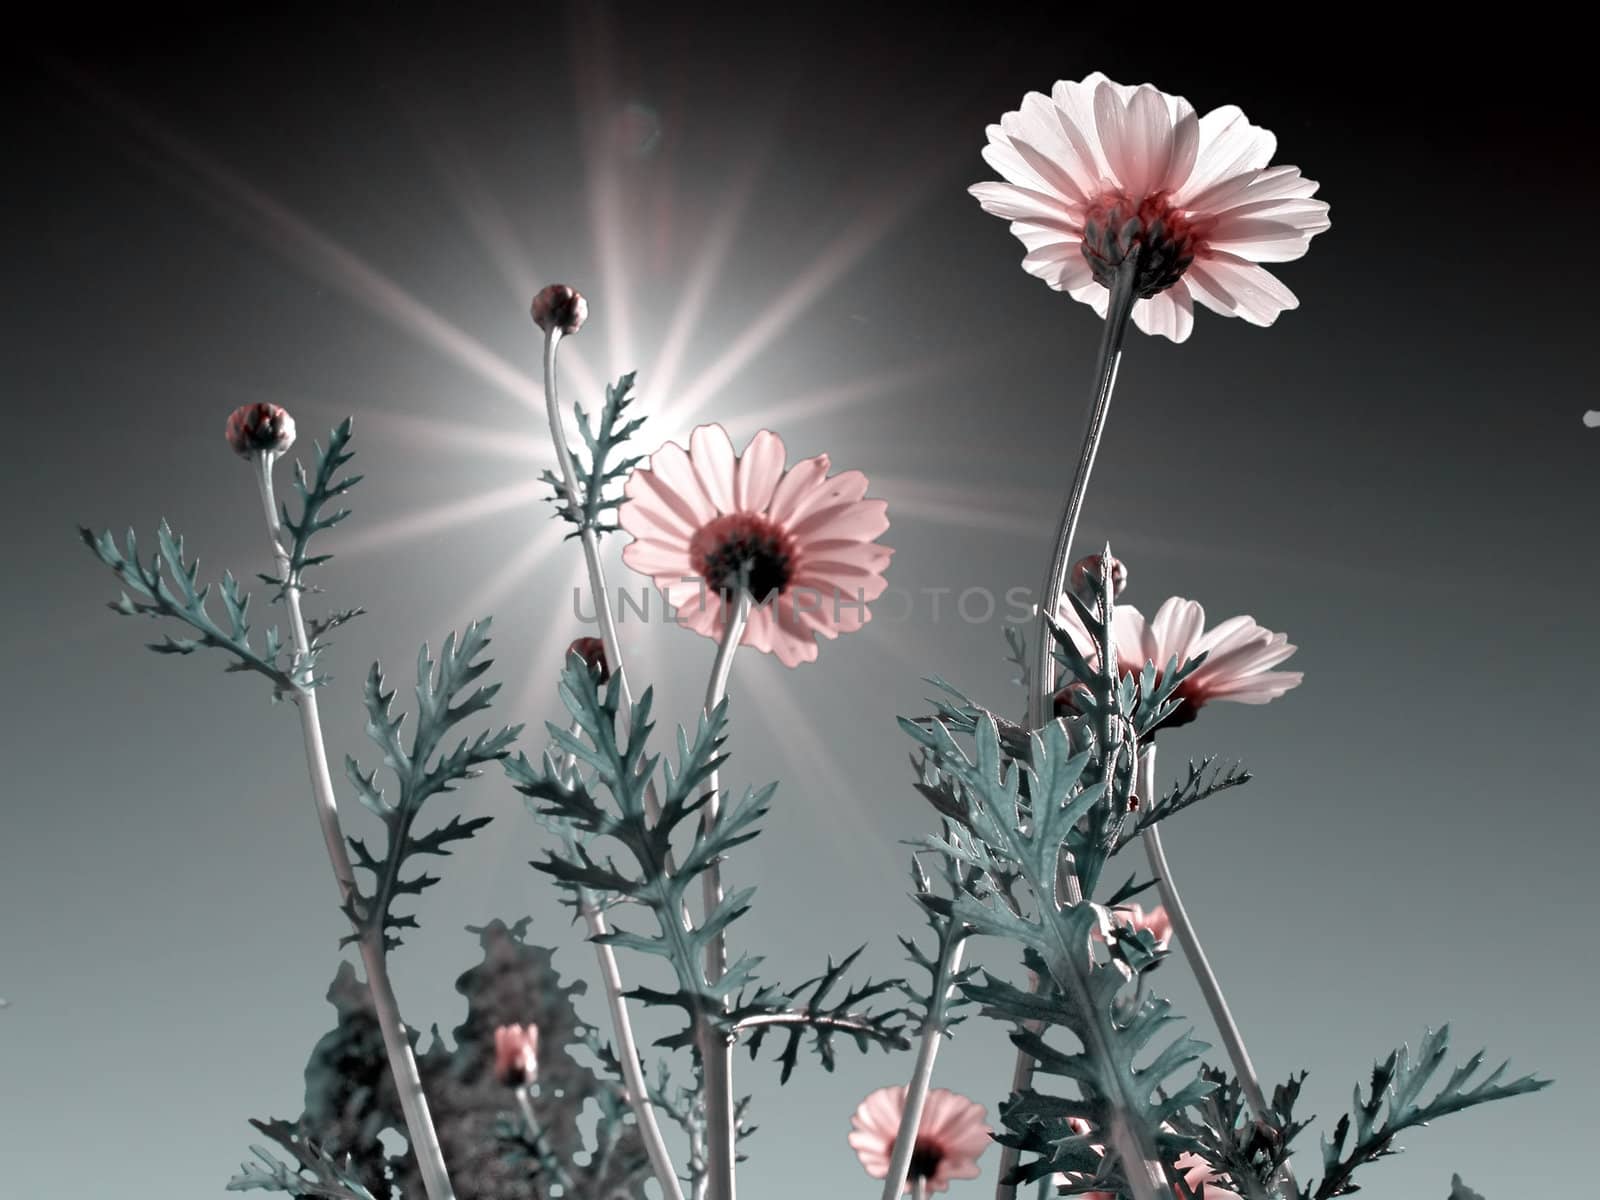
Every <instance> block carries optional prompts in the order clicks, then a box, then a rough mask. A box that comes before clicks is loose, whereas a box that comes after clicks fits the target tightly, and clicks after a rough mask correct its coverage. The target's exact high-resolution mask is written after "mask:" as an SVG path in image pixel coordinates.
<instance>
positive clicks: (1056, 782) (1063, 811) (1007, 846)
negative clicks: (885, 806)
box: [902, 716, 1209, 1179]
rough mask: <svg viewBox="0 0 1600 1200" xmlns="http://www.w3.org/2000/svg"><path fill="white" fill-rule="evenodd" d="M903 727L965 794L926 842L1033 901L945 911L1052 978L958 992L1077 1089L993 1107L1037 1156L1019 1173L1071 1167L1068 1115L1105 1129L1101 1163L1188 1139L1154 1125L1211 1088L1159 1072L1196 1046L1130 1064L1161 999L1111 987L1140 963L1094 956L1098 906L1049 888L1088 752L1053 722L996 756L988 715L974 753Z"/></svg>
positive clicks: (1078, 808) (1079, 802) (1152, 1029)
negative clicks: (1011, 883) (1008, 882)
mask: <svg viewBox="0 0 1600 1200" xmlns="http://www.w3.org/2000/svg"><path fill="white" fill-rule="evenodd" d="M902 726H903V727H904V728H905V730H906V731H907V732H908V733H909V734H910V735H911V736H912V737H913V738H914V739H915V740H916V741H917V742H918V743H919V744H920V745H921V746H922V747H923V749H924V751H925V752H926V754H927V755H928V758H929V761H930V762H931V764H932V765H933V767H934V769H936V770H937V771H938V772H939V773H940V774H941V775H943V776H944V777H945V778H946V779H947V780H948V782H949V784H950V785H951V786H952V787H953V788H954V789H955V790H956V791H957V792H959V793H960V795H961V796H962V797H963V798H964V800H965V802H966V805H965V807H966V815H967V824H966V828H965V830H963V829H960V828H957V827H956V826H955V825H954V824H953V823H952V824H948V825H947V826H946V837H945V838H944V839H942V840H941V839H934V844H935V845H936V846H938V847H939V848H941V849H943V850H944V851H945V852H946V853H948V854H950V855H951V856H952V857H953V858H956V859H958V860H959V861H961V862H962V863H964V864H967V865H969V866H973V867H976V868H978V869H979V870H984V871H986V870H988V869H989V867H990V866H991V865H992V864H998V863H1007V864H1009V865H1011V866H1012V867H1013V868H1014V869H1015V870H1016V872H1017V874H1018V875H1019V876H1020V877H1021V879H1022V880H1023V881H1024V882H1025V883H1026V885H1027V887H1028V889H1029V891H1030V892H1031V893H1032V895H1033V897H1034V898H1035V903H1034V905H1033V906H1032V909H1033V911H1032V912H1031V914H1030V913H1029V912H1027V911H1026V910H1022V909H1019V908H1013V907H1012V906H1011V905H1009V904H1007V903H1004V902H1002V901H1001V900H1000V899H998V898H997V897H996V896H994V895H992V894H991V895H986V896H985V895H975V894H973V893H972V892H971V891H964V892H963V893H962V894H960V895H958V896H957V897H955V899H954V900H953V901H952V902H951V904H950V906H949V911H950V913H951V915H952V916H953V917H954V918H955V919H958V920H961V921H963V922H965V923H966V924H968V925H970V926H972V927H973V928H974V929H975V930H976V931H977V932H978V933H980V934H985V935H992V936H999V937H1005V938H1009V939H1011V940H1012V941H1015V942H1017V943H1019V944H1020V945H1021V946H1022V948H1023V950H1024V956H1025V958H1026V959H1027V960H1028V961H1029V962H1030V963H1031V964H1033V965H1035V966H1036V967H1039V968H1043V970H1042V971H1041V974H1042V975H1045V976H1047V978H1048V980H1049V982H1050V984H1051V985H1052V986H1048V987H1045V988H1042V989H1041V990H1040V991H1039V992H1037V993H1030V992H1025V991H1022V990H1020V989H1018V988H1015V987H1013V986H1012V985H1010V984H1009V983H1006V982H1004V981H1003V980H999V979H995V978H992V977H991V978H989V979H987V981H986V982H985V983H983V984H968V985H967V987H966V989H965V991H966V994H967V995H968V997H969V998H971V999H973V1000H974V1001H976V1002H977V1003H979V1004H980V1005H981V1006H982V1008H983V1011H984V1012H985V1014H986V1015H989V1016H991V1017H995V1018H998V1019H1000V1020H1004V1021H1009V1022H1011V1023H1012V1024H1013V1025H1014V1026H1016V1032H1015V1033H1014V1034H1013V1041H1015V1042H1016V1044H1017V1045H1018V1046H1019V1047H1020V1048H1022V1049H1024V1050H1026V1051H1027V1052H1028V1053H1030V1054H1031V1055H1033V1056H1034V1057H1035V1058H1037V1059H1038V1060H1039V1062H1040V1066H1041V1070H1042V1071H1044V1072H1045V1073H1046V1074H1055V1075H1061V1076H1065V1077H1068V1078H1070V1079H1072V1080H1073V1081H1074V1083H1075V1084H1076V1090H1077V1091H1078V1093H1079V1097H1078V1098H1076V1099H1072V1100H1057V1099H1054V1098H1050V1097H1044V1096H1039V1095H1037V1094H1034V1093H1024V1094H1022V1095H1019V1096H1014V1097H1013V1098H1012V1100H1011V1102H1010V1103H1008V1104H1006V1105H1004V1106H1002V1111H1001V1116H1002V1120H1003V1121H1004V1123H1005V1125H1006V1128H1007V1130H1008V1134H1007V1135H1006V1137H1009V1138H1010V1139H1011V1141H1012V1144H1016V1145H1018V1146H1019V1147H1021V1148H1024V1149H1029V1150H1033V1151H1035V1152H1036V1153H1038V1154H1040V1158H1039V1159H1037V1160H1036V1161H1034V1162H1032V1163H1030V1164H1028V1165H1026V1166H1025V1167H1024V1168H1023V1174H1022V1178H1024V1179H1031V1178H1035V1177H1037V1176H1039V1175H1041V1174H1045V1173H1049V1172H1053V1171H1056V1170H1081V1169H1082V1166H1081V1163H1080V1162H1079V1159H1080V1157H1081V1156H1080V1155H1079V1154H1078V1149H1079V1143H1078V1139H1077V1138H1076V1137H1075V1135H1073V1134H1072V1133H1071V1131H1070V1129H1069V1128H1068V1126H1067V1121H1068V1118H1070V1117H1074V1116H1075V1117H1079V1118H1082V1119H1083V1120H1086V1121H1088V1122H1089V1123H1090V1125H1092V1126H1093V1127H1094V1128H1095V1129H1097V1130H1101V1131H1103V1137H1104V1140H1105V1142H1106V1143H1107V1157H1108V1158H1110V1159H1112V1160H1114V1161H1113V1162H1112V1163H1111V1164H1109V1165H1108V1167H1107V1168H1106V1169H1107V1170H1114V1169H1115V1170H1120V1169H1122V1166H1123V1164H1124V1163H1126V1162H1127V1161H1128V1160H1129V1159H1133V1158H1136V1159H1137V1160H1139V1161H1140V1162H1151V1163H1157V1164H1160V1163H1168V1162H1171V1161H1172V1160H1173V1158H1175V1157H1176V1155H1177V1154H1178V1153H1180V1152H1181V1151H1182V1150H1184V1149H1187V1148H1190V1147H1191V1146H1192V1142H1191V1141H1190V1140H1189V1139H1185V1138H1181V1137H1177V1136H1175V1135H1173V1134H1170V1133H1168V1132H1167V1131H1165V1130H1164V1129H1163V1128H1162V1125H1163V1122H1165V1121H1166V1119H1167V1118H1168V1117H1170V1116H1171V1115H1172V1114H1173V1113H1175V1112H1178V1111H1181V1110H1182V1109H1183V1108H1184V1107H1186V1106H1188V1105H1190V1104H1193V1103H1194V1102H1196V1101H1197V1100H1198V1099H1200V1098H1201V1097H1203V1096H1204V1095H1205V1094H1206V1092H1207V1091H1208V1090H1209V1087H1208V1085H1206V1084H1204V1083H1203V1082H1202V1081H1200V1080H1199V1079H1198V1078H1195V1077H1194V1075H1193V1072H1192V1070H1191V1071H1187V1072H1185V1073H1184V1075H1183V1076H1182V1077H1180V1078H1179V1079H1178V1081H1177V1086H1176V1087H1171V1086H1170V1084H1169V1080H1170V1079H1171V1077H1173V1076H1177V1075H1178V1074H1179V1072H1180V1071H1183V1069H1184V1068H1186V1067H1190V1066H1191V1064H1193V1063H1194V1062H1195V1061H1196V1059H1197V1057H1198V1053H1199V1051H1200V1050H1201V1049H1202V1048H1203V1047H1202V1046H1201V1044H1200V1043H1198V1042H1195V1041H1194V1040H1193V1039H1190V1038H1187V1037H1183V1038H1179V1039H1177V1040H1176V1041H1173V1042H1171V1043H1169V1044H1167V1045H1166V1046H1165V1047H1164V1048H1162V1049H1161V1050H1160V1051H1159V1052H1158V1053H1157V1054H1156V1055H1155V1056H1154V1058H1153V1060H1151V1061H1149V1062H1147V1063H1146V1064H1145V1065H1143V1066H1140V1065H1138V1064H1137V1063H1136V1061H1135V1060H1136V1059H1137V1058H1139V1057H1140V1056H1141V1054H1142V1053H1143V1052H1144V1051H1145V1050H1146V1048H1147V1047H1148V1046H1150V1044H1151V1042H1152V1040H1153V1039H1154V1038H1155V1037H1156V1035H1157V1034H1158V1033H1160V1032H1161V1031H1162V1030H1163V1029H1164V1028H1165V1027H1166V1026H1167V1025H1169V1024H1171V1023H1172V1022H1173V1020H1174V1019H1175V1018H1174V1017H1173V1015H1172V1013H1171V1011H1170V1006H1169V1005H1168V1003H1167V1002H1166V1001H1165V1000H1160V999H1156V998H1153V997H1148V996H1144V995H1143V994H1142V992H1141V993H1139V994H1137V995H1136V996H1135V997H1134V998H1133V999H1132V1000H1131V1001H1125V1000H1123V999H1122V998H1121V996H1120V993H1121V992H1122V991H1123V989H1124V988H1125V987H1126V986H1127V984H1128V982H1129V976H1132V975H1137V974H1138V968H1137V967H1135V966H1130V965H1129V964H1128V963H1127V962H1123V961H1121V960H1113V961H1111V962H1100V961H1097V960H1096V958H1095V957H1094V955H1093V954H1092V953H1091V948H1090V934H1091V931H1092V930H1093V929H1094V928H1096V926H1097V925H1098V924H1099V923H1100V921H1101V920H1102V919H1103V909H1099V908H1097V906H1095V905H1093V904H1091V903H1089V902H1087V901H1084V902H1079V903H1069V897H1068V896H1067V895H1066V894H1064V893H1063V892H1062V891H1061V890H1060V886H1061V872H1060V870H1059V866H1060V860H1061V853H1062V848H1063V846H1065V845H1067V844H1068V842H1069V840H1070V838H1071V835H1072V833H1073V832H1074V830H1075V829H1077V827H1078V826H1079V824H1080V822H1082V821H1083V820H1084V819H1085V818H1086V817H1088V816H1089V814H1090V813H1091V811H1092V810H1093V809H1094V807H1095V806H1096V804H1097V803H1098V802H1099V801H1100V800H1101V798H1102V797H1103V796H1104V794H1105V792H1106V787H1105V785H1104V783H1103V781H1090V780H1087V779H1085V778H1084V775H1085V768H1086V767H1087V766H1088V765H1089V763H1090V761H1091V757H1092V756H1091V754H1090V752H1089V751H1087V750H1085V751H1078V752H1076V753H1075V752H1074V751H1073V747H1072V743H1071V739H1070V737H1069V734H1068V732H1067V729H1066V728H1065V726H1064V724H1063V723H1062V722H1059V721H1056V722H1052V723H1051V724H1049V725H1047V726H1046V727H1045V728H1044V729H1043V730H1041V731H1040V732H1038V733H1035V734H1033V735H1031V736H1030V752H1029V755H1028V763H1027V764H1023V763H1018V762H1008V761H1007V759H1006V757H1005V756H1004V755H1003V753H1002V750H1001V745H1000V739H999V733H998V730H997V729H996V726H995V723H994V721H993V720H992V719H990V718H989V717H987V716H983V717H980V718H979V720H978V722H977V727H976V730H975V736H974V753H973V755H972V756H971V757H969V756H968V754H967V753H966V751H965V750H963V748H962V747H961V745H960V744H959V743H958V742H957V741H956V740H955V738H954V737H953V736H952V735H951V733H950V731H949V730H948V729H947V728H946V727H945V726H944V725H943V724H942V723H940V722H937V721H935V722H932V723H931V724H919V723H917V722H912V721H902ZM1024 792H1025V793H1026V800H1025V799H1024ZM1152 957H1153V956H1152ZM1036 1022H1043V1029H1042V1030H1041V1031H1040V1032H1034V1028H1035V1024H1034V1023H1036ZM1052 1029H1065V1030H1066V1031H1068V1032H1069V1033H1070V1034H1071V1035H1072V1036H1073V1037H1074V1039H1075V1040H1076V1042H1077V1043H1078V1045H1077V1047H1076V1048H1075V1049H1071V1050H1065V1049H1061V1048H1059V1047H1057V1046H1056V1045H1054V1044H1052V1043H1051V1042H1050V1041H1049V1040H1048V1039H1047V1036H1046V1032H1047V1031H1048V1030H1052ZM1006 1137H1003V1138H1002V1140H1006Z"/></svg>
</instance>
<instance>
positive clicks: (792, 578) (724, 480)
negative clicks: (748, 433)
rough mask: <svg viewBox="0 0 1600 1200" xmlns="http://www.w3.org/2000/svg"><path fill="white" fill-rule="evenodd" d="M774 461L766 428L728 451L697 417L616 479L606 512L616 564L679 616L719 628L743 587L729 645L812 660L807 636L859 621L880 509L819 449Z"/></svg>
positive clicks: (780, 454) (774, 447)
mask: <svg viewBox="0 0 1600 1200" xmlns="http://www.w3.org/2000/svg"><path fill="white" fill-rule="evenodd" d="M785 460H786V453H785V451H784V447H783V439H781V438H780V437H778V435H777V434H775V433H771V432H769V431H767V430H762V431H761V432H760V433H758V434H756V436H755V437H754V438H752V439H751V441H750V445H749V446H747V447H746V448H745V451H744V453H743V454H739V455H735V454H734V451H733V443H732V441H730V440H729V438H728V433H727V430H725V429H723V428H722V426H720V425H702V426H700V427H699V428H698V429H696V430H695V431H694V433H693V434H692V435H690V438H689V449H688V450H684V449H683V447H681V446H679V445H678V444H677V443H676V442H668V443H667V444H666V445H665V446H663V447H661V449H659V450H657V451H656V452H655V453H654V454H652V455H651V456H650V465H649V466H648V467H641V468H639V469H637V470H635V471H634V472H633V474H632V475H630V476H629V477H628V482H627V484H626V485H625V487H624V489H623V492H624V495H625V496H626V497H627V501H628V502H627V503H626V504H624V505H623V506H622V509H621V512H620V515H619V517H618V520H619V523H620V524H621V526H622V528H623V529H625V530H627V531H628V532H629V533H630V534H632V535H633V541H632V542H630V543H629V544H628V545H627V546H626V547H625V548H624V549H623V551H622V561H623V562H625V563H627V564H628V565H629V566H630V567H632V568H633V569H634V570H635V571H638V572H640V573H642V574H645V575H648V576H650V577H651V578H652V579H653V580H654V581H655V583H656V586H657V587H659V588H661V590H662V591H663V592H664V593H665V594H666V597H667V600H668V602H669V603H671V604H672V605H673V606H674V607H675V608H676V609H677V620H678V623H679V624H680V625H686V626H688V627H689V628H690V629H692V630H694V631H695V632H696V633H699V634H702V635H704V636H706V637H711V638H718V637H721V635H722V633H723V630H724V629H725V628H726V621H727V619H728V616H729V609H730V606H732V605H734V604H736V603H737V602H738V599H739V593H740V592H741V591H743V592H745V593H747V594H748V595H749V598H750V600H751V602H752V603H751V609H750V615H749V621H748V623H747V624H746V625H745V630H744V634H743V636H742V637H741V639H740V644H741V645H745V646H753V647H754V648H755V649H757V650H761V651H764V652H766V653H769V654H775V655H777V657H778V660H779V661H780V662H781V663H783V665H784V666H786V667H793V666H796V665H798V664H799V663H802V662H810V661H812V660H813V659H815V658H816V657H817V643H816V638H817V636H818V635H821V636H822V637H826V638H835V637H838V636H839V634H840V633H841V632H845V633H848V632H850V631H852V630H856V629H859V628H861V626H862V625H863V624H865V623H866V621H867V620H868V619H869V616H870V614H869V613H868V612H867V609H866V604H867V602H868V601H871V600H876V599H877V598H878V597H879V596H881V595H882V594H883V590H884V588H885V587H886V586H887V585H886V584H885V583H884V579H883V570H884V568H885V567H886V566H888V564H889V556H890V555H891V554H892V553H893V551H891V550H890V549H889V548H888V547H887V546H880V545H878V544H877V542H876V540H875V539H876V538H877V537H878V536H879V535H880V534H882V533H883V531H884V530H885V529H887V528H888V527H889V518H888V516H887V515H886V514H885V509H886V507H887V506H886V505H885V503H884V502H883V501H882V500H868V499H865V496H866V492H867V477H866V476H865V475H863V474H862V473H861V472H860V471H841V472H840V473H839V474H837V475H833V476H829V475H828V456H827V455H826V454H819V455H817V456H816V457H815V458H807V459H803V460H802V461H800V462H797V463H795V464H794V466H792V467H790V468H789V469H788V470H785V469H784V463H785Z"/></svg>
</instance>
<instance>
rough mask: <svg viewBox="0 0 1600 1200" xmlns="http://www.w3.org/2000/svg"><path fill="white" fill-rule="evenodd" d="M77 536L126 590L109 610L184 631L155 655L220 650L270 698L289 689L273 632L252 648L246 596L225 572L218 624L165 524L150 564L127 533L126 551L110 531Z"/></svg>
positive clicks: (196, 563)
mask: <svg viewBox="0 0 1600 1200" xmlns="http://www.w3.org/2000/svg"><path fill="white" fill-rule="evenodd" d="M78 536H79V537H80V538H81V539H82V540H83V543H84V545H86V546H88V547H89V549H90V550H91V551H93V553H94V555H95V557H97V558H98V559H99V560H100V561H101V562H103V563H104V564H105V565H106V566H108V567H110V568H111V570H112V572H113V573H114V574H115V575H116V576H117V578H118V580H120V581H121V583H122V586H123V588H124V589H125V590H124V591H123V593H122V595H121V597H120V598H119V599H118V600H116V601H115V602H114V603H112V604H111V606H110V607H111V610H112V611H113V612H116V613H119V614H121V615H122V616H125V617H133V616H145V617H151V618H153V619H157V620H161V619H166V620H171V621H176V622H177V623H178V624H179V625H181V626H182V627H184V628H185V629H186V630H188V633H186V634H184V635H182V636H174V635H172V634H167V635H165V636H164V637H163V639H162V640H161V641H159V642H154V643H152V644H151V646H150V648H151V649H152V650H154V651H155V652H156V653H158V654H193V653H195V652H196V651H198V650H201V649H205V648H210V649H216V650H222V651H224V652H225V653H226V654H228V655H229V656H230V658H231V659H232V661H231V662H230V663H229V664H228V666H227V668H226V669H227V670H229V671H252V672H254V673H256V674H258V675H261V676H264V677H265V678H266V679H268V680H270V681H271V683H272V686H273V692H274V695H284V694H288V693H290V692H292V691H293V690H294V688H295V683H294V681H293V680H292V679H291V678H290V672H289V665H288V664H287V663H280V661H279V659H280V657H281V656H282V651H281V643H280V640H279V635H278V631H277V630H276V629H269V630H268V631H267V633H266V635H265V637H264V640H263V647H262V648H261V649H257V648H256V647H255V646H254V645H252V642H251V630H250V624H249V620H248V616H249V609H250V597H249V595H248V594H247V593H245V592H244V591H242V590H241V589H240V587H239V584H238V582H237V581H236V580H235V579H234V577H233V575H232V574H231V573H224V575H223V577H222V584H221V586H220V588H219V589H218V594H219V596H220V598H221V601H222V609H223V623H219V622H218V621H217V619H216V618H215V617H213V616H212V614H211V612H210V611H209V608H208V601H209V599H210V596H211V587H210V585H209V584H208V585H206V586H201V585H200V583H199V574H200V560H199V559H198V558H196V559H195V560H193V561H192V562H190V561H188V560H186V559H185V558H184V552H183V538H181V537H179V536H178V535H177V534H175V533H174V532H173V531H172V529H171V527H170V526H169V525H168V524H167V523H166V522H165V521H163V522H161V528H160V532H159V533H158V535H157V539H156V541H157V545H158V547H159V551H158V553H156V554H155V555H154V556H152V558H151V560H150V564H149V566H146V565H145V564H144V563H143V562H141V561H140V558H139V546H138V542H137V540H136V539H135V537H134V533H133V530H131V529H130V530H128V534H127V541H126V550H120V549H119V548H118V546H117V543H116V539H114V538H113V537H112V536H111V534H110V533H109V532H106V533H103V534H101V535H100V536H98V537H96V536H95V534H94V533H93V532H91V531H90V530H88V529H85V528H82V527H80V528H79V529H78ZM303 667H304V665H303V664H302V669H303ZM311 682H312V683H313V684H316V683H320V682H321V679H320V678H317V677H315V676H313V678H312V680H311Z"/></svg>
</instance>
